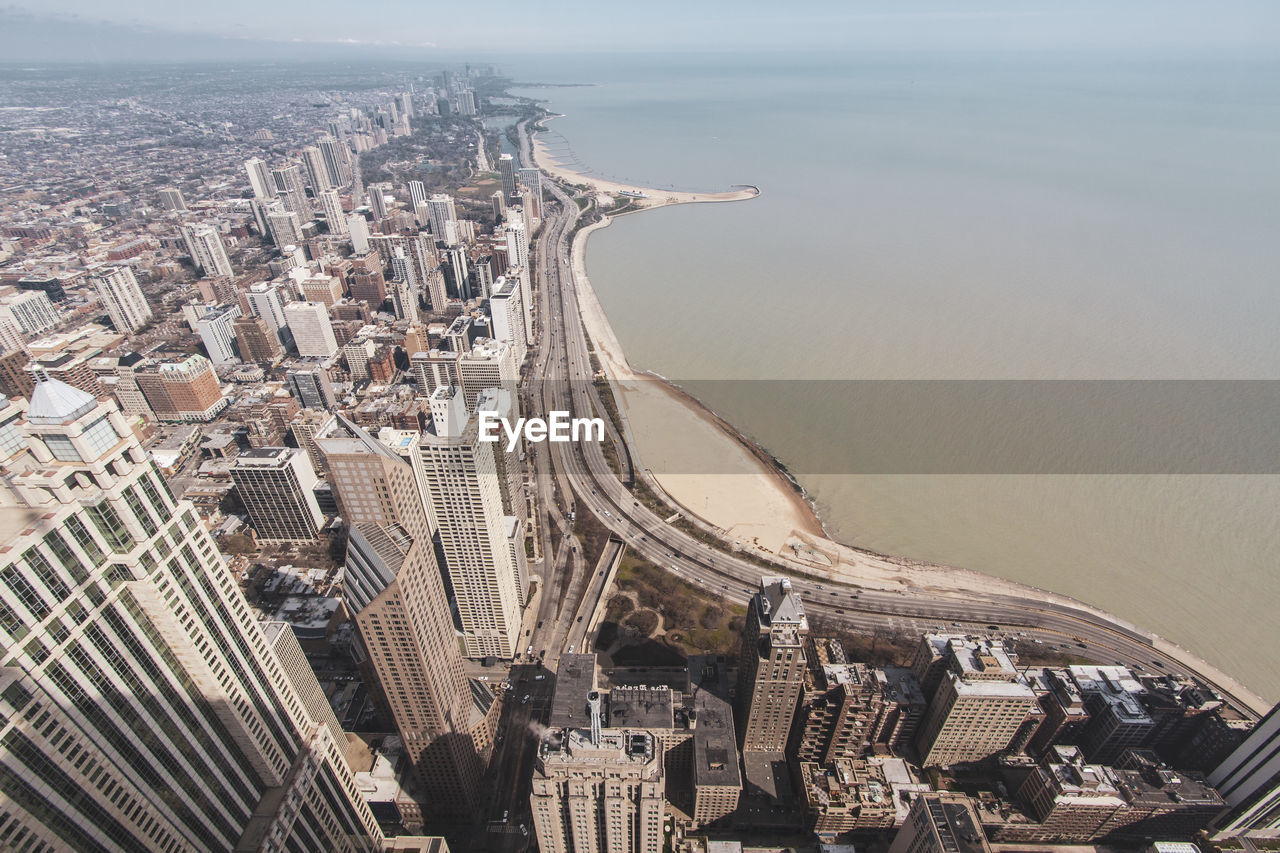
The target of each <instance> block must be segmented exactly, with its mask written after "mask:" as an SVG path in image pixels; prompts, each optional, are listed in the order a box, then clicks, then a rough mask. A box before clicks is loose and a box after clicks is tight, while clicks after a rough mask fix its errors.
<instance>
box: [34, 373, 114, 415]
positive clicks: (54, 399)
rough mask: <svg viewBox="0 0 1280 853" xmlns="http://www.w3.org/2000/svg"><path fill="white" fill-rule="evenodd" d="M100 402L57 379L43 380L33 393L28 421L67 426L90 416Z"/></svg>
mask: <svg viewBox="0 0 1280 853" xmlns="http://www.w3.org/2000/svg"><path fill="white" fill-rule="evenodd" d="M97 405H98V401H97V400H95V399H93V397H91V396H90V395H89V394H86V393H85V392H84V391H81V390H80V389H79V388H73V387H72V386H70V385H68V384H67V383H65V382H62V381H60V380H57V379H41V380H40V381H39V382H38V383H37V384H36V387H35V390H34V391H32V392H31V405H30V406H28V407H27V420H29V421H31V422H32V423H34V424H65V423H69V422H71V421H73V420H75V419H76V418H78V417H80V416H82V415H85V414H88V413H89V412H91V411H93V408H94V407H95V406H97Z"/></svg>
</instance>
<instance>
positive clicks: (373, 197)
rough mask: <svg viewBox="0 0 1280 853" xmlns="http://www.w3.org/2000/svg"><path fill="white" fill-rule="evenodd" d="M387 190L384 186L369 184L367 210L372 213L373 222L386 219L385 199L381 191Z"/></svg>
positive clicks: (381, 184)
mask: <svg viewBox="0 0 1280 853" xmlns="http://www.w3.org/2000/svg"><path fill="white" fill-rule="evenodd" d="M386 188H387V185H386V184H383V183H379V184H369V187H368V193H369V210H371V211H372V212H373V221H374V222H381V221H382V220H384V219H386V218H387V197H386V195H384V194H383V190H384V189H386Z"/></svg>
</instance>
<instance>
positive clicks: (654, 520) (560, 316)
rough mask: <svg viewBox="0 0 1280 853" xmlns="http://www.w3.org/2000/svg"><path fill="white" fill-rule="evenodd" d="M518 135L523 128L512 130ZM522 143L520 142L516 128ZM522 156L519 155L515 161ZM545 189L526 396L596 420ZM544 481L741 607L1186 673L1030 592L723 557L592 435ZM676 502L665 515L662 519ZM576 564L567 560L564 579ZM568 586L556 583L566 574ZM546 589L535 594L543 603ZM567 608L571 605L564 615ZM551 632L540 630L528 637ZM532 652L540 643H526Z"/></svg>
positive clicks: (555, 463)
mask: <svg viewBox="0 0 1280 853" xmlns="http://www.w3.org/2000/svg"><path fill="white" fill-rule="evenodd" d="M522 130H523V128H522ZM521 142H522V150H526V147H527V139H526V138H525V137H524V135H523V133H522V139H521ZM526 162H528V161H526ZM544 186H545V187H546V188H547V189H548V190H549V191H550V193H551V196H552V197H553V198H554V199H555V200H556V201H558V202H559V207H558V209H554V208H553V206H552V205H548V206H547V208H548V215H549V216H550V219H549V220H548V221H547V222H545V223H544V226H543V229H542V234H541V237H540V238H539V240H538V246H537V251H538V255H537V259H538V270H537V278H536V281H537V283H538V289H539V291H540V293H539V308H540V319H541V323H542V328H541V332H542V334H541V336H540V340H539V352H538V357H537V359H538V360H537V365H538V369H537V370H536V371H535V373H534V376H536V377H538V379H537V380H536V386H537V387H536V389H535V390H534V393H533V399H534V400H539V401H540V402H541V412H538V413H537V414H545V413H547V412H551V411H556V410H564V411H569V412H570V413H571V414H572V415H573V416H574V417H590V416H595V415H600V416H604V411H603V410H602V409H600V408H599V401H598V399H596V393H597V392H596V389H595V387H594V385H593V383H592V378H593V371H592V368H591V363H590V358H589V355H588V346H587V341H586V335H585V333H584V330H583V328H582V323H581V319H580V313H579V308H578V301H577V291H576V289H575V286H574V279H573V270H572V267H571V258H570V242H571V240H572V233H573V229H574V226H575V225H576V224H577V223H578V220H579V217H580V212H579V209H578V205H577V203H576V202H575V201H574V200H573V199H572V198H570V197H569V196H568V195H567V194H566V193H565V192H564V190H563V189H562V188H561V187H560V186H559V185H558V184H557V183H556V182H555V181H552V180H550V178H545V180H544ZM539 447H540V448H544V449H546V458H547V462H548V464H549V466H550V468H551V469H552V472H553V474H552V476H548V477H547V478H546V482H543V483H541V486H540V488H547V489H549V488H550V481H551V480H552V478H554V481H555V485H556V487H557V488H558V490H559V493H560V495H562V496H565V495H572V498H571V500H572V503H573V505H574V506H575V507H576V509H577V511H579V512H582V511H589V512H591V513H592V514H593V515H594V516H595V517H596V518H597V519H598V520H599V521H600V522H601V523H602V524H603V525H604V526H605V527H607V528H608V529H609V530H610V531H612V533H613V534H614V535H616V536H618V537H619V538H621V539H622V540H623V541H625V542H626V543H627V544H628V546H629V547H630V548H631V549H632V550H633V551H635V552H637V553H639V554H640V555H641V556H643V557H644V558H646V559H648V560H650V561H651V562H653V563H655V564H657V565H659V566H662V567H664V568H666V569H668V570H669V571H672V572H675V573H677V574H678V575H680V576H681V577H683V578H685V579H686V580H688V581H689V582H691V583H695V584H699V585H702V586H704V587H706V588H707V589H708V590H710V591H712V592H717V593H718V594H719V595H720V596H721V597H723V598H724V599H726V600H728V601H731V602H734V603H738V604H744V603H746V602H747V601H748V599H749V598H750V597H751V595H752V593H753V592H754V590H755V589H757V588H758V586H759V581H760V578H761V576H762V575H765V574H782V573H786V574H789V575H791V576H792V579H793V584H794V586H795V588H796V589H797V591H798V592H799V593H800V595H801V598H802V600H803V601H804V603H805V608H806V610H807V611H808V613H809V614H810V616H811V617H815V618H821V619H823V620H825V621H829V622H833V623H840V624H843V625H844V626H845V627H847V628H848V629H852V630H858V631H902V632H912V633H915V632H921V631H925V630H930V629H937V628H941V629H945V630H953V629H954V630H959V631H981V632H988V631H990V630H991V629H990V628H989V626H990V625H998V626H999V627H1000V629H1001V630H1002V631H1004V632H1006V633H1007V634H1011V635H1013V636H1015V637H1018V636H1019V635H1022V636H1021V637H1020V639H1021V640H1022V641H1023V642H1026V643H1031V644H1034V643H1035V641H1036V640H1039V641H1041V642H1040V644H1041V645H1064V644H1065V645H1067V646H1068V647H1069V648H1071V649H1072V650H1074V651H1075V653H1077V654H1079V655H1080V656H1082V657H1087V658H1090V659H1093V660H1096V661H1098V662H1101V663H1107V664H1110V663H1116V662H1122V663H1124V664H1126V665H1131V666H1134V667H1135V668H1143V669H1146V670H1147V671H1167V672H1187V670H1188V668H1187V667H1186V666H1185V665H1184V664H1183V663H1181V662H1180V661H1178V660H1177V659H1175V658H1174V657H1173V656H1171V655H1169V654H1167V653H1165V652H1164V651H1162V650H1161V649H1158V648H1156V647H1155V645H1154V641H1153V639H1152V637H1151V635H1149V634H1146V633H1142V632H1139V631H1135V630H1133V629H1131V628H1128V627H1126V626H1124V625H1121V624H1119V623H1116V622H1112V621H1111V620H1108V619H1107V618H1105V617H1104V616H1102V615H1099V614H1095V613H1092V612H1090V611H1087V610H1083V609H1077V608H1073V607H1070V606H1065V605H1058V604H1053V603H1047V602H1043V601H1039V600H1036V599H1034V598H1030V597H1023V596H1016V595H1005V594H999V593H989V592H986V591H983V590H980V589H974V590H966V591H964V592H956V593H950V592H947V593H944V592H939V591H933V590H927V591H925V590H910V589H903V590H894V591H873V590H862V589H858V588H856V587H853V586H847V585H841V584H835V583H831V582H823V583H819V582H818V581H817V580H814V579H811V578H808V577H805V576H803V575H801V574H798V573H797V572H796V571H795V570H790V569H789V568H788V567H787V566H786V565H785V564H784V563H782V561H781V560H779V563H780V565H779V566H778V567H777V568H771V569H767V570H766V569H764V568H762V567H761V566H760V565H758V564H757V563H754V562H750V561H748V560H745V559H743V558H741V557H739V556H737V555H736V554H734V553H732V544H731V543H729V542H717V543H716V544H715V545H712V544H708V542H705V541H701V540H699V539H695V538H694V537H693V536H691V535H689V534H687V533H685V532H684V531H683V530H680V529H678V528H675V527H673V526H671V525H669V524H667V523H666V522H665V520H664V517H665V516H664V517H659V516H658V515H657V514H655V513H654V512H652V511H651V510H649V509H648V508H647V507H646V506H644V505H643V504H642V503H641V502H640V501H639V500H638V499H637V498H636V497H635V496H634V495H633V494H632V493H631V492H630V491H629V490H628V489H627V488H626V487H625V486H624V485H623V483H622V482H620V480H619V478H618V476H617V475H615V474H614V472H613V471H612V469H611V468H610V467H609V463H608V461H607V460H606V459H605V455H604V452H603V449H602V445H601V444H600V443H597V442H566V443H557V444H551V443H544V444H541V445H539ZM674 511H675V509H672V510H669V511H668V512H667V513H666V515H670V513H671V512H674ZM578 571H581V567H580V566H579V567H575V569H574V572H575V576H576V573H577V572H578ZM566 582H567V579H566ZM552 598H553V596H546V597H545V598H544V606H545V604H546V603H549V602H550V600H551V599H552ZM568 613H570V614H572V613H573V610H571V609H570V610H568ZM537 639H538V640H539V642H546V641H547V640H549V639H551V636H550V632H545V633H543V634H540V635H538V637H537ZM535 648H544V646H540V645H537V644H535ZM546 648H548V649H549V650H548V654H547V663H548V666H554V661H555V658H556V657H557V656H558V654H559V652H560V649H558V648H549V647H546ZM1190 674H1193V675H1196V676H1197V677H1199V678H1200V679H1201V680H1203V681H1205V682H1206V683H1208V684H1210V685H1212V686H1213V687H1215V689H1217V690H1218V691H1219V692H1220V693H1222V695H1223V696H1224V697H1225V698H1226V699H1228V701H1231V702H1232V704H1234V705H1235V706H1236V707H1237V708H1238V709H1239V710H1240V711H1241V712H1242V713H1244V714H1245V715H1247V716H1249V717H1256V716H1257V714H1256V713H1255V711H1254V710H1253V709H1252V708H1251V707H1250V706H1249V704H1248V703H1247V702H1245V701H1242V700H1241V699H1239V698H1238V697H1236V696H1233V695H1232V693H1231V691H1230V690H1229V689H1227V688H1226V687H1225V686H1223V685H1221V684H1218V683H1215V682H1214V680H1213V679H1212V678H1209V677H1206V676H1205V675H1203V674H1201V673H1194V672H1193V673H1190Z"/></svg>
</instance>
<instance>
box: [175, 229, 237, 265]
mask: <svg viewBox="0 0 1280 853" xmlns="http://www.w3.org/2000/svg"><path fill="white" fill-rule="evenodd" d="M182 236H183V239H185V240H186V243H187V248H188V249H189V250H190V252H191V260H192V261H194V262H195V265H196V266H197V267H199V268H200V272H202V273H204V274H205V275H207V276H217V275H225V276H227V277H231V276H233V275H235V271H234V270H232V269H231V259H230V258H228V257H227V247H226V246H224V245H223V244H222V235H221V234H220V233H219V232H218V229H217V228H214V227H213V226H212V225H207V224H206V225H196V226H187V225H184V226H183V227H182Z"/></svg>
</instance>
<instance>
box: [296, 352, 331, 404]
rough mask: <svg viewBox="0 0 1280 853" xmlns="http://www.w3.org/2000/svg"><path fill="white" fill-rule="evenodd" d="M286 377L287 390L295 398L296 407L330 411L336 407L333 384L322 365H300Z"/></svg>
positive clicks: (307, 363) (306, 363) (310, 363)
mask: <svg viewBox="0 0 1280 853" xmlns="http://www.w3.org/2000/svg"><path fill="white" fill-rule="evenodd" d="M286 377H287V378H288V380H289V390H290V391H291V392H292V393H293V396H294V397H296V398H297V400H298V405H300V406H302V407H303V408H304V409H323V410H325V411H332V410H333V409H334V408H335V407H336V406H337V404H338V401H337V397H336V396H335V395H334V393H333V383H332V382H331V381H330V379H329V371H328V370H326V369H325V367H324V365H323V363H319V362H314V361H313V362H304V363H301V364H299V365H297V366H296V367H293V368H291V369H290V370H289V372H288V373H287V374H286Z"/></svg>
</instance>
